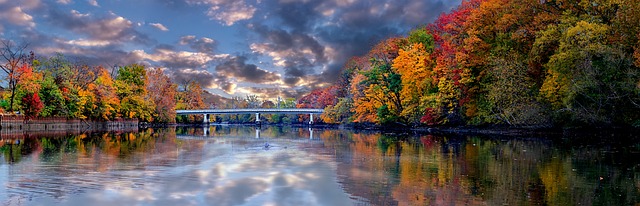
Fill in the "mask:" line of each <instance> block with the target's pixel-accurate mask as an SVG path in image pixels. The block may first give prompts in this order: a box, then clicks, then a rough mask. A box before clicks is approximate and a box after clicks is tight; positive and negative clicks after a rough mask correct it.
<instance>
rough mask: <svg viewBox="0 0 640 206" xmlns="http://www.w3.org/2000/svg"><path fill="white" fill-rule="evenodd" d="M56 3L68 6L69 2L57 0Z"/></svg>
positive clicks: (69, 0) (68, 0)
mask: <svg viewBox="0 0 640 206" xmlns="http://www.w3.org/2000/svg"><path fill="white" fill-rule="evenodd" d="M56 2H58V3H59V4H70V3H71V0H58V1H56Z"/></svg>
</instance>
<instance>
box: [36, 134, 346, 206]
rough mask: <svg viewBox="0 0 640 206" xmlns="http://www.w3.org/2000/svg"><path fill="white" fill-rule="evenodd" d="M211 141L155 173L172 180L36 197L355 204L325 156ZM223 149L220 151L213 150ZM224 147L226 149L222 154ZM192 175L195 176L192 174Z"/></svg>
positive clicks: (74, 201) (100, 201)
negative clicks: (193, 159)
mask: <svg viewBox="0 0 640 206" xmlns="http://www.w3.org/2000/svg"><path fill="white" fill-rule="evenodd" d="M231 147H232V144H217V143H208V144H205V146H204V147H203V148H202V150H203V151H204V152H203V154H202V155H203V156H204V157H203V159H202V161H200V162H199V163H198V164H196V165H183V166H179V167H182V168H172V169H169V170H167V171H166V173H165V174H158V173H156V174H154V175H157V176H161V177H163V178H165V179H166V182H159V183H145V184H143V185H141V186H139V187H136V186H135V185H134V186H133V187H126V186H123V185H121V184H116V183H113V184H105V189H104V190H101V191H90V192H87V193H83V194H78V195H76V196H69V197H67V198H65V199H63V200H55V199H53V198H44V199H34V201H31V202H29V204H30V205H31V203H35V204H33V205H51V204H64V205H87V203H91V205H108V206H116V205H351V204H352V200H351V199H349V197H348V195H346V194H345V193H344V191H343V189H342V188H341V187H340V185H339V184H338V183H337V177H336V172H335V170H336V166H335V163H334V162H332V161H328V160H326V161H325V160H324V158H323V157H322V156H319V155H316V154H312V153H309V152H306V151H302V150H300V149H297V148H296V147H288V149H285V147H280V148H275V149H270V150H258V149H255V150H253V149H251V148H249V149H245V150H240V151H238V149H231ZM209 151H217V152H209ZM219 151H226V153H225V154H220V152H219ZM139 172H144V171H139ZM189 177H191V178H189Z"/></svg>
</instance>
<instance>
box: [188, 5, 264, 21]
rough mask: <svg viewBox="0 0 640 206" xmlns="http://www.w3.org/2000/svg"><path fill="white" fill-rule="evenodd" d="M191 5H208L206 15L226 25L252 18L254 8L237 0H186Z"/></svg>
mask: <svg viewBox="0 0 640 206" xmlns="http://www.w3.org/2000/svg"><path fill="white" fill-rule="evenodd" d="M187 3H189V4H192V5H208V6H209V10H208V11H207V16H209V17H210V18H211V19H214V20H218V21H220V22H222V23H224V24H225V25H227V26H231V25H233V24H235V23H236V22H238V21H242V20H247V19H251V18H253V14H254V13H255V12H256V8H255V7H254V6H252V5H247V3H246V2H245V1H237V0H187Z"/></svg>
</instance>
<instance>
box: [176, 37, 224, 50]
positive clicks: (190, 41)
mask: <svg viewBox="0 0 640 206" xmlns="http://www.w3.org/2000/svg"><path fill="white" fill-rule="evenodd" d="M180 45H188V46H189V47H190V48H191V49H193V50H196V51H197V52H202V53H213V52H214V51H215V49H216V41H215V40H213V39H210V38H206V37H202V38H200V39H197V38H196V36H193V35H190V36H183V37H182V38H180Z"/></svg>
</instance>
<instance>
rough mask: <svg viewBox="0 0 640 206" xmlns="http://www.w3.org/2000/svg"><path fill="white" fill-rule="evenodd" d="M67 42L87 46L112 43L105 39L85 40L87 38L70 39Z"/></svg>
mask: <svg viewBox="0 0 640 206" xmlns="http://www.w3.org/2000/svg"><path fill="white" fill-rule="evenodd" d="M65 43H66V44H69V45H75V46H85V47H101V46H107V45H110V44H111V42H110V41H105V40H85V39H78V40H70V41H67V42H65Z"/></svg>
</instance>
